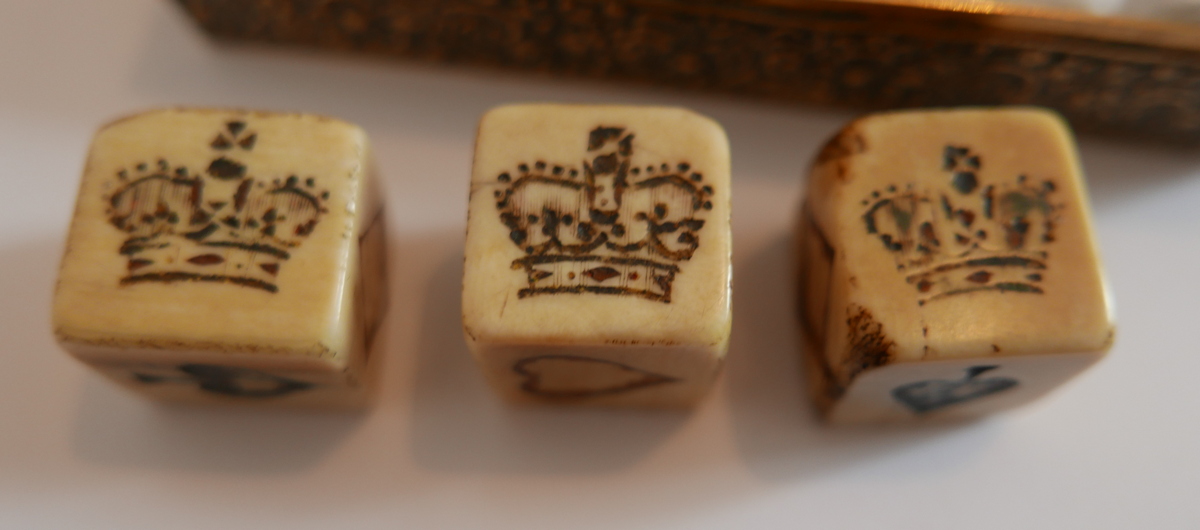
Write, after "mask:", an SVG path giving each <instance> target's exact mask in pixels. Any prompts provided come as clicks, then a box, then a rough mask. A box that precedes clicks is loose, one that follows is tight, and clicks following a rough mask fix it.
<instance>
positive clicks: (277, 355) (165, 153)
mask: <svg viewBox="0 0 1200 530" xmlns="http://www.w3.org/2000/svg"><path fill="white" fill-rule="evenodd" d="M369 159H370V148H369V146H368V142H367V137H366V135H365V133H364V132H363V131H362V130H361V129H359V128H358V127H356V126H354V125H351V124H348V123H345V122H341V121H338V120H334V119H329V118H323V117H318V116H312V115H301V114H274V113H263V112H245V111H231V110H200V109H172V110H159V111H151V112H146V113H142V114H138V115H134V116H131V117H128V118H124V119H121V120H118V121H116V122H114V123H111V124H109V125H107V126H105V127H103V128H102V129H101V130H100V131H99V132H98V133H97V135H96V137H95V139H94V140H93V143H92V146H91V151H90V153H89V155H88V160H87V166H86V168H85V169H84V174H83V179H82V183H81V185H80V189H79V196H78V199H77V204H76V209H75V216H74V219H73V220H72V222H71V227H70V232H69V235H68V238H67V248H66V252H65V254H64V255H63V259H62V265H61V269H60V272H59V279H58V285H57V288H56V292H55V297H54V331H55V335H56V337H57V339H58V341H59V343H60V344H61V345H62V347H63V348H64V349H66V350H67V351H68V352H69V353H71V354H72V355H74V356H75V357H77V358H79V359H80V360H82V361H83V362H85V363H87V364H88V365H90V366H92V367H94V368H96V369H97V370H99V371H100V372H101V373H103V374H104V375H106V376H108V377H109V378H111V379H114V380H116V381H118V382H120V383H122V384H123V385H125V386H127V387H130V388H133V389H135V390H138V391H141V392H143V393H145V394H149V395H151V396H154V397H158V398H162V399H166V400H171V401H191V402H229V403H233V402H240V403H252V402H257V403H282V404H291V405H302V406H309V405H311V406H335V407H340V406H359V405H363V404H365V403H366V402H367V400H368V398H369V397H370V395H371V389H372V386H373V384H372V382H373V379H374V378H373V377H372V374H371V372H372V370H371V369H370V367H371V366H372V365H373V364H374V363H372V362H369V355H368V353H369V349H368V347H369V344H370V342H371V338H372V336H373V335H374V334H375V331H376V329H377V328H378V325H379V322H380V320H381V318H382V314H383V311H384V308H385V305H386V293H387V288H386V281H385V280H386V279H385V272H384V271H385V267H384V257H385V248H384V236H383V217H382V212H383V210H382V202H381V199H380V196H379V194H378V190H376V189H375V185H374V179H373V177H372V175H370V171H369V169H370V167H371V166H370V163H369Z"/></svg>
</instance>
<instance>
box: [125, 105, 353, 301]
mask: <svg viewBox="0 0 1200 530" xmlns="http://www.w3.org/2000/svg"><path fill="white" fill-rule="evenodd" d="M257 141H258V135H257V134H256V133H254V132H252V131H249V130H247V128H246V123H245V122H242V121H230V122H228V123H226V124H225V127H224V129H223V130H221V131H220V132H218V133H217V135H216V136H215V137H214V138H213V140H212V141H211V142H210V143H209V147H211V148H212V150H213V151H214V158H213V159H212V161H211V162H209V164H208V165H207V166H206V167H205V168H204V170H203V171H201V172H199V173H196V172H193V171H192V170H191V169H189V168H188V167H186V166H182V165H172V164H171V163H170V162H169V161H167V160H166V159H164V158H159V159H157V160H156V161H155V162H153V163H149V162H142V163H138V164H136V165H135V166H133V167H131V168H127V169H122V170H120V171H118V172H117V181H118V182H117V186H116V188H115V189H114V190H113V192H112V193H111V194H109V195H107V196H105V200H106V201H107V203H108V209H107V211H106V212H105V214H106V215H107V216H108V221H109V223H111V224H112V225H113V226H114V227H116V228H117V229H118V230H121V231H122V232H124V233H126V234H127V235H128V237H127V239H125V241H124V243H123V244H122V245H121V248H120V253H121V254H122V255H124V256H127V258H128V261H127V267H126V268H127V271H128V273H127V275H126V276H125V277H123V278H121V284H123V285H128V284H134V283H139V282H166V283H171V282H178V281H207V282H227V283H232V284H235V285H241V286H245V287H251V288H256V289H262V290H265V291H269V292H277V291H278V287H277V286H276V283H275V278H276V277H277V276H278V275H279V270H280V266H281V264H282V263H283V262H284V261H286V260H287V259H288V258H289V257H291V254H290V252H289V250H290V249H293V248H295V247H298V246H299V245H300V244H301V243H303V242H304V240H305V238H307V237H308V236H309V235H310V234H311V233H312V232H313V230H314V229H315V228H316V226H317V223H318V222H319V221H320V217H321V214H323V213H324V212H325V211H326V210H325V206H324V203H325V201H326V200H327V199H328V198H329V192H328V191H318V189H317V183H316V179H314V178H313V177H307V178H303V179H302V178H300V177H298V176H296V175H290V176H286V177H277V178H271V179H270V180H266V178H269V177H258V176H255V175H252V174H250V172H249V171H248V169H247V167H246V165H245V164H244V163H242V162H241V161H239V160H238V155H239V154H240V153H246V152H249V151H252V150H253V149H254V146H255V144H256V143H257Z"/></svg>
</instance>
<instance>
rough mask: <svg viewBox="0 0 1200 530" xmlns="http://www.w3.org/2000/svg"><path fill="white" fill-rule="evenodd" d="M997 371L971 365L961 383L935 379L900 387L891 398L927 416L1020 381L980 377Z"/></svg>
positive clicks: (1006, 387)
mask: <svg viewBox="0 0 1200 530" xmlns="http://www.w3.org/2000/svg"><path fill="white" fill-rule="evenodd" d="M997 368H999V366H972V367H970V368H968V369H967V375H966V377H964V378H962V379H959V380H946V379H933V380H929V381H918V382H916V383H909V384H906V385H901V386H898V387H896V388H895V389H894V390H892V397H894V398H896V401H899V402H900V403H901V404H903V405H904V406H906V407H908V409H909V410H911V411H913V412H914V413H916V414H926V413H929V412H933V411H935V410H938V409H941V408H944V407H948V406H950V405H954V404H958V403H964V402H967V401H972V400H975V399H979V398H981V397H984V396H989V395H992V394H996V393H998V392H1003V391H1005V390H1008V389H1011V388H1013V387H1015V386H1017V380H1016V379H1012V378H1008V377H986V378H981V377H979V376H980V375H982V374H983V373H984V372H988V371H991V370H995V369H997Z"/></svg>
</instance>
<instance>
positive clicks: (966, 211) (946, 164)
mask: <svg viewBox="0 0 1200 530" xmlns="http://www.w3.org/2000/svg"><path fill="white" fill-rule="evenodd" d="M942 170H943V171H944V172H945V174H946V178H945V185H944V186H942V187H939V189H920V188H917V187H916V186H915V185H913V184H908V185H907V186H904V187H899V186H896V185H890V186H888V187H887V188H886V189H884V190H877V191H874V192H872V193H871V196H870V197H868V198H866V199H863V201H862V206H863V207H864V209H865V211H864V213H863V216H862V219H863V223H864V225H865V228H866V232H867V234H869V235H871V236H874V237H875V238H877V239H878V240H879V241H880V243H882V245H883V248H884V249H885V250H886V251H887V252H888V253H890V254H891V255H892V256H893V257H894V258H895V261H896V269H897V270H899V271H901V272H902V273H903V274H904V275H905V281H906V282H908V283H909V284H911V285H913V287H914V288H916V290H917V292H918V293H920V297H919V298H918V301H917V303H918V305H925V304H926V303H927V302H931V301H935V300H939V299H943V298H947V297H951V296H957V295H964V294H969V293H975V292H981V291H992V292H1001V293H1026V294H1043V292H1044V291H1043V289H1042V287H1041V286H1040V285H1039V284H1040V282H1041V281H1042V274H1043V272H1044V271H1045V270H1046V268H1047V264H1048V258H1049V253H1048V252H1047V250H1046V249H1047V248H1048V247H1049V246H1050V245H1051V244H1052V243H1053V242H1054V238H1055V224H1056V223H1057V221H1058V212H1060V211H1061V209H1062V205H1061V204H1058V203H1055V202H1053V194H1054V192H1055V189H1056V186H1055V184H1054V182H1053V181H1051V180H1043V181H1041V182H1040V183H1035V182H1033V181H1032V179H1030V178H1029V177H1028V176H1027V175H1018V176H1016V178H1015V179H1014V180H1013V181H1010V182H1007V183H1004V182H1001V183H997V184H985V183H984V182H985V181H984V180H983V179H981V174H982V170H983V158H982V156H981V155H979V154H977V153H975V152H974V151H972V150H971V149H970V148H968V147H963V146H956V145H947V146H946V148H945V150H944V152H943V153H942Z"/></svg>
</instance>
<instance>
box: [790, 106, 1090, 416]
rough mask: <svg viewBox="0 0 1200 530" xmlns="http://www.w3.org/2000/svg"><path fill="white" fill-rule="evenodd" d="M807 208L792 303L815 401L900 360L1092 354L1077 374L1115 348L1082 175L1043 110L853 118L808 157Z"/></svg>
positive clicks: (982, 362)
mask: <svg viewBox="0 0 1200 530" xmlns="http://www.w3.org/2000/svg"><path fill="white" fill-rule="evenodd" d="M806 208H807V210H806V213H805V214H804V215H802V218H801V219H800V221H799V227H798V228H799V231H800V232H801V233H802V234H804V235H803V236H802V238H801V239H802V241H801V242H800V244H801V245H802V247H801V256H802V257H801V259H802V260H803V263H804V268H805V271H804V272H805V275H804V279H803V280H802V291H803V293H802V294H803V296H804V297H805V298H804V301H803V302H802V307H803V313H804V315H805V319H806V321H807V322H808V324H809V328H810V330H814V329H815V331H812V335H813V336H814V338H815V339H816V342H817V350H818V353H817V357H818V358H819V360H820V361H821V363H819V365H818V366H817V367H816V368H817V369H818V371H824V372H825V375H822V376H821V378H825V379H828V380H830V381H831V382H827V383H819V385H822V386H824V387H826V390H827V391H829V392H818V397H819V401H824V402H825V404H826V405H831V404H832V403H835V402H836V401H837V400H838V399H842V397H843V394H845V392H846V390H847V388H848V387H850V386H851V382H852V381H855V379H856V378H857V377H862V376H861V374H864V373H865V372H868V371H871V372H872V373H873V372H874V371H878V370H881V369H882V368H880V367H886V366H890V365H892V364H896V363H916V364H922V363H929V362H933V361H950V360H961V361H962V362H965V363H968V364H972V363H973V364H972V365H973V366H974V365H979V366H991V365H994V364H996V363H995V362H992V360H994V359H998V358H1005V357H1014V356H1047V355H1074V354H1083V355H1084V357H1087V356H1088V355H1090V356H1091V357H1090V359H1089V360H1087V361H1086V362H1083V361H1081V363H1076V365H1077V367H1078V369H1082V367H1084V366H1086V365H1088V364H1090V363H1091V362H1093V361H1094V360H1095V358H1097V357H1098V356H1100V355H1102V354H1103V352H1104V351H1106V350H1107V349H1108V347H1109V346H1110V344H1111V341H1112V333H1113V324H1112V319H1111V315H1110V313H1111V311H1110V303H1109V300H1108V294H1107V292H1106V289H1105V285H1104V282H1103V279H1102V272H1101V268H1100V265H1099V261H1098V257H1097V251H1096V246H1095V243H1094V238H1093V235H1092V230H1091V226H1090V219H1089V211H1088V210H1089V206H1088V201H1087V196H1086V191H1085V189H1084V186H1083V182H1082V177H1081V175H1080V171H1079V164H1078V161H1077V160H1076V155H1075V150H1074V146H1073V142H1072V140H1071V138H1070V134H1069V132H1068V130H1067V129H1066V127H1065V125H1064V124H1063V123H1062V122H1061V120H1059V119H1058V118H1057V117H1056V116H1055V115H1053V114H1051V113H1049V112H1046V111H1041V110H1036V109H1004V110H987V109H966V110H943V111H924V112H901V113H890V114H882V115H876V116H871V117H868V118H864V119H862V120H859V121H857V122H855V123H854V124H852V125H850V126H849V127H847V128H846V129H845V130H843V132H842V133H841V134H840V135H839V136H838V137H837V138H835V139H834V140H833V141H831V143H830V144H829V145H828V146H827V147H826V148H825V150H824V151H823V153H822V155H821V156H819V157H818V161H817V164H816V165H815V167H814V172H813V178H812V180H811V182H810V189H809V195H808V198H807V199H806ZM822 278H828V281H827V282H826V283H824V284H823V285H822ZM969 368H970V366H966V367H964V368H963V369H964V370H965V369H969ZM857 384H858V383H857V382H855V383H854V385H857ZM1030 388H1033V387H1032V386H1031V385H1022V386H1020V387H1019V388H1018V389H1017V390H1015V391H1014V392H1013V393H1014V394H1020V395H1025V396H1028V395H1029V393H1028V392H1026V390H1027V389H1030ZM1005 402H1006V401H1005Z"/></svg>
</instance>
